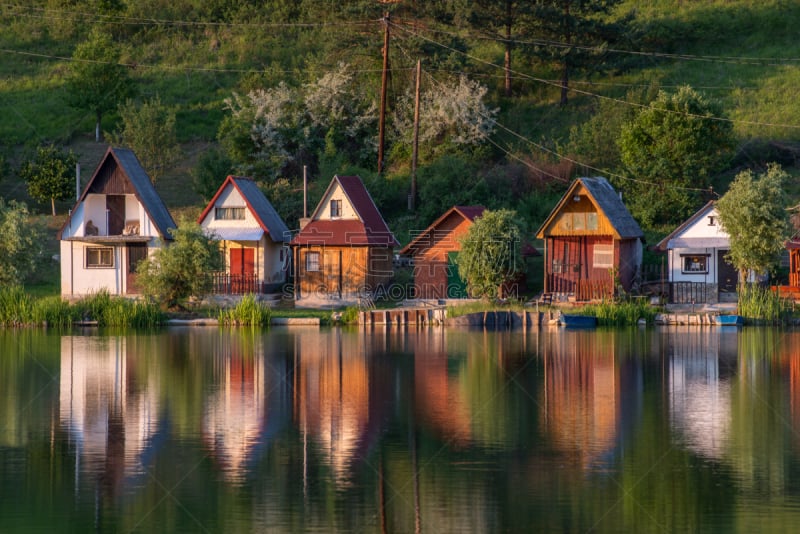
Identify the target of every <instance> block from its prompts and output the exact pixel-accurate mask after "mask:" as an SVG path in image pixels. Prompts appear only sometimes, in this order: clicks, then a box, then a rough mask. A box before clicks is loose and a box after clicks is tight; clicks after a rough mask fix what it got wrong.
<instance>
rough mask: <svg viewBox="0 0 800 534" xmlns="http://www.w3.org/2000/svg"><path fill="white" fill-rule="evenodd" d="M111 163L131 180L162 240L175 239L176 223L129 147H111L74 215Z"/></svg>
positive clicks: (140, 201)
mask: <svg viewBox="0 0 800 534" xmlns="http://www.w3.org/2000/svg"><path fill="white" fill-rule="evenodd" d="M112 163H113V164H116V165H117V166H119V168H120V169H122V171H123V173H124V174H125V176H126V177H127V178H128V181H129V182H130V184H131V186H132V187H133V192H134V195H135V196H136V199H137V200H138V201H139V203H140V204H141V205H142V207H143V208H144V210H145V212H146V213H147V216H148V217H149V218H150V221H151V222H152V223H153V225H154V226H155V227H156V230H158V233H159V234H160V235H161V237H162V238H163V239H165V240H172V236H171V235H170V233H169V230H170V229H171V228H175V227H176V225H175V221H174V220H173V219H172V215H170V213H169V210H168V209H167V207H166V206H165V205H164V202H163V201H162V200H161V197H160V196H158V193H157V192H156V189H155V187H153V182H151V181H150V176H149V175H148V174H147V171H145V170H144V168H143V167H142V165H141V163H139V159H138V158H137V157H136V154H134V153H133V151H132V150H130V149H128V148H120V147H112V146H109V147H108V150H106V153H105V155H104V156H103V158H102V159H101V160H100V163H99V164H98V165H97V167H96V168H95V170H94V174H92V177H91V178H90V179H89V182H88V183H87V184H86V187H84V188H83V193H81V196H80V198H79V199H78V201H77V202H76V203H75V206H73V208H72V211H71V213H75V209H76V208H77V207H78V205H80V204H81V202H83V201H84V199H85V198H86V195H88V194H89V192H90V191H91V190H92V185H93V184H94V182H95V180H97V179H98V176H100V173H101V170H102V169H103V168H104V167H105V166H106V165H107V164H112ZM71 219H72V216H71V215H70V217H68V218H67V221H66V222H65V223H64V225H63V226H62V227H61V230H59V232H58V238H59V239H61V235H62V233H63V231H64V228H66V227H67V225H69V224H70V220H71Z"/></svg>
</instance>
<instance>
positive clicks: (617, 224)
mask: <svg viewBox="0 0 800 534" xmlns="http://www.w3.org/2000/svg"><path fill="white" fill-rule="evenodd" d="M581 185H582V186H583V187H584V188H585V189H586V191H587V192H588V194H589V197H590V199H591V200H592V202H593V203H594V205H595V206H596V207H597V209H598V210H600V211H602V212H603V214H604V215H605V216H606V218H607V219H608V221H609V222H610V223H611V226H612V228H613V229H614V231H615V232H616V234H617V236H616V237H618V238H619V239H632V238H637V237H644V232H642V229H641V228H640V227H639V223H637V222H636V220H635V219H634V218H633V216H631V214H630V212H629V211H628V208H626V207H625V204H624V203H623V202H622V199H621V198H620V197H619V194H618V193H617V192H616V191H615V190H614V188H613V187H612V186H611V184H610V183H608V180H606V179H605V178H603V177H602V176H595V177H592V178H586V177H584V178H577V179H576V180H575V181H573V182H572V184H571V185H570V186H569V189H567V192H566V193H564V196H563V197H561V200H560V201H559V202H558V204H557V205H556V207H555V208H553V211H551V212H550V215H548V216H547V219H545V221H544V223H543V224H542V226H540V227H539V229H538V230H537V231H536V237H538V238H539V239H541V238H543V237H544V231H545V229H546V228H547V227H548V226H550V224H551V223H552V222H553V220H554V219H555V217H556V215H558V213H559V212H561V209H562V208H563V207H564V204H566V203H567V202H568V201H569V200H570V199H571V198H572V196H573V194H574V193H575V190H576V189H577V188H578V187H579V186H581Z"/></svg>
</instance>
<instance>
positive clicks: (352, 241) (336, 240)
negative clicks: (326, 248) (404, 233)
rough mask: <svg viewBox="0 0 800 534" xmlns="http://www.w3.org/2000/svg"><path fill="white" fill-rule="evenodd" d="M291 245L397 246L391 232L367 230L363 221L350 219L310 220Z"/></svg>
mask: <svg viewBox="0 0 800 534" xmlns="http://www.w3.org/2000/svg"><path fill="white" fill-rule="evenodd" d="M292 245H339V246H347V245H375V246H388V247H394V246H397V240H395V238H394V235H392V233H391V232H388V231H386V232H384V233H377V232H369V231H368V230H367V228H366V227H365V226H364V223H362V222H361V221H357V220H355V219H350V220H321V221H311V222H310V223H308V224H307V225H306V226H305V228H303V230H302V231H301V232H300V233H299V234H297V237H295V238H294V239H293V240H292Z"/></svg>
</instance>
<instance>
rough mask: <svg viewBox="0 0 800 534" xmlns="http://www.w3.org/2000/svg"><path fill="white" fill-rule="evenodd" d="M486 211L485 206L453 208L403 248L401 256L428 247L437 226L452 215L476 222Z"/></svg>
mask: <svg viewBox="0 0 800 534" xmlns="http://www.w3.org/2000/svg"><path fill="white" fill-rule="evenodd" d="M485 210H486V208H484V207H483V206H453V207H452V208H450V209H449V210H447V211H446V212H444V214H443V215H442V216H441V217H439V218H438V219H436V220H435V221H433V223H431V225H430V226H428V227H427V228H426V229H425V230H424V231H422V232H420V233H419V234H418V235H417V237H415V238H414V239H412V240H411V242H410V243H409V244H408V245H406V246H405V247H403V248H402V249H401V250H400V254H412V253H413V250H414V249H416V248H420V245H422V246H423V247H424V246H427V245H430V244H431V241H432V240H431V239H430V235H431V233H432V232H433V231H434V230H435V229H436V227H437V226H439V225H440V224H442V223H443V222H444V221H445V220H447V219H448V218H449V217H450V216H452V215H459V216H461V217H463V218H464V220H466V221H470V222H472V221H474V220H475V219H477V218H478V217H480V216H481V215H482V214H483V212H484V211H485ZM423 239H425V240H426V242H425V243H420V241H422V240H423Z"/></svg>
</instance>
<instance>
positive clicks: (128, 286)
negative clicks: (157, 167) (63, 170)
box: [58, 147, 175, 298]
mask: <svg viewBox="0 0 800 534" xmlns="http://www.w3.org/2000/svg"><path fill="white" fill-rule="evenodd" d="M173 228H175V221H173V219H172V216H171V215H170V213H169V210H167V207H166V206H165V205H164V202H162V200H161V198H160V197H159V196H158V193H156V190H155V188H154V187H153V183H152V182H151V181H150V176H149V175H148V174H147V172H146V171H145V170H144V168H143V167H142V166H141V164H140V163H139V160H138V159H137V158H136V155H135V154H134V153H133V151H132V150H129V149H126V148H117V147H109V148H108V150H107V151H106V153H105V155H104V156H103V158H102V159H101V160H100V163H99V164H98V165H97V168H96V169H95V171H94V174H92V177H91V178H90V179H89V182H88V183H87V184H86V187H85V188H84V190H83V193H81V196H80V198H79V199H78V202H77V204H76V205H75V206H74V207H73V208H72V210H70V215H69V218H68V219H67V221H66V222H65V223H64V226H62V227H61V230H60V231H59V233H58V239H59V241H60V242H61V243H60V244H61V251H60V252H61V254H60V260H61V295H62V296H63V297H67V298H74V297H82V296H86V295H89V294H92V293H97V292H99V291H107V292H108V293H109V294H111V295H136V294H138V293H139V289H138V287H137V285H136V267H137V266H138V264H139V262H140V261H142V260H143V259H145V258H147V257H148V256H149V255H151V254H152V253H153V251H154V250H155V249H157V248H159V247H161V246H164V244H166V243H169V242H170V241H172V235H171V234H170V233H169V232H170V230H171V229H173Z"/></svg>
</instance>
